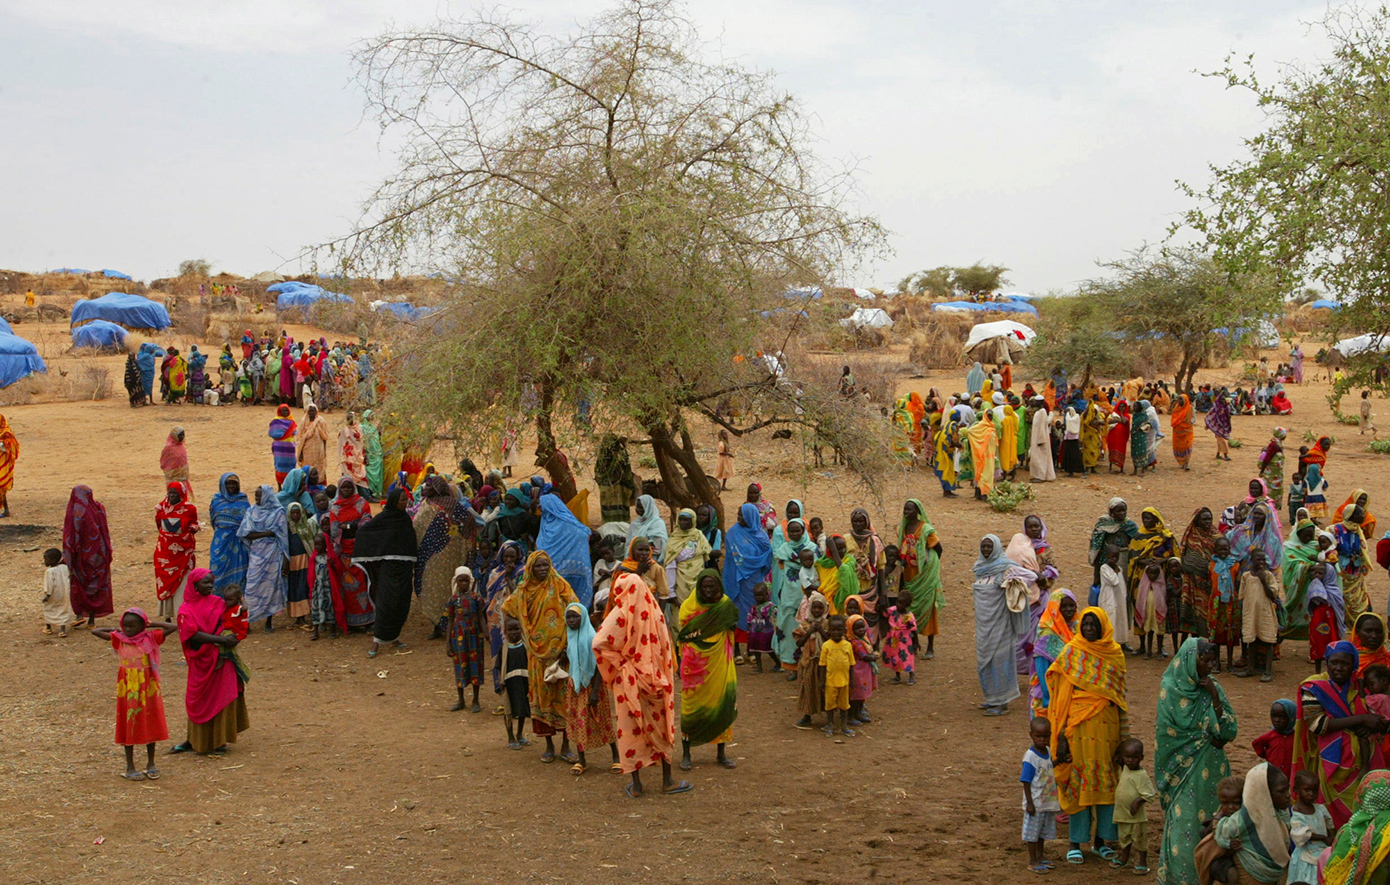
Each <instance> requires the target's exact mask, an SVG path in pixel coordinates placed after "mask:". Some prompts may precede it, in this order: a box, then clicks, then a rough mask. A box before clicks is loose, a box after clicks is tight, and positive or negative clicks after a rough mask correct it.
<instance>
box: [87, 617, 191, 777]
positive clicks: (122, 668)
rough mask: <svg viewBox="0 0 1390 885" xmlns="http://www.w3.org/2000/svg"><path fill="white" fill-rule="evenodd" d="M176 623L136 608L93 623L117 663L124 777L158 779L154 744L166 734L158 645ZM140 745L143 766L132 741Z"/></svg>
mask: <svg viewBox="0 0 1390 885" xmlns="http://www.w3.org/2000/svg"><path fill="white" fill-rule="evenodd" d="M178 629H179V628H178V627H176V626H175V625H173V624H168V623H164V622H163V621H151V620H150V619H149V618H148V617H147V616H146V615H145V613H144V611H142V610H141V609H138V608H128V609H126V610H125V613H124V614H123V615H121V626H120V629H119V630H117V629H116V628H115V627H97V628H96V629H95V630H93V631H92V635H93V636H95V637H96V638H97V639H102V640H110V642H111V648H112V649H114V650H115V652H116V657H117V659H118V660H119V665H118V668H117V670H116V743H117V744H119V745H121V746H123V747H125V774H124V775H122V777H124V778H125V779H126V780H132V781H142V780H145V779H146V778H148V779H150V780H158V779H159V769H158V768H155V765H154V745H155V744H156V743H158V742H159V741H167V740H168V739H169V726H168V724H167V723H166V722H165V720H164V695H163V693H162V692H161V691H160V688H159V646H160V645H161V644H162V643H163V642H164V638H165V637H166V636H168V635H169V634H170V633H177V632H178ZM138 744H144V745H145V770H144V771H143V772H142V771H139V770H137V769H136V767H135V747H136V746H137V745H138Z"/></svg>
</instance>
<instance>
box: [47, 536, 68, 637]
mask: <svg viewBox="0 0 1390 885" xmlns="http://www.w3.org/2000/svg"><path fill="white" fill-rule="evenodd" d="M43 564H44V565H45V566H46V567H47V568H45V569H44V573H43V635H45V636H52V635H53V628H54V627H57V628H58V635H59V636H62V637H64V638H67V635H68V624H71V623H72V621H73V613H72V603H71V602H70V601H69V598H68V591H69V584H68V582H69V578H68V567H67V566H66V565H64V563H63V551H61V550H59V549H58V548H57V547H49V548H48V549H47V550H45V551H44V552H43Z"/></svg>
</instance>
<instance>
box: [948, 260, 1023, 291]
mask: <svg viewBox="0 0 1390 885" xmlns="http://www.w3.org/2000/svg"><path fill="white" fill-rule="evenodd" d="M1008 272H1009V269H1008V268H1007V267H1000V266H999V265H997V264H987V265H986V264H980V263H979V262H978V261H977V262H975V263H974V264H972V265H970V266H969V267H958V268H956V269H955V272H954V273H952V274H951V286H952V287H953V288H954V289H955V290H956V291H957V292H964V293H965V294H967V295H969V296H971V297H973V298H978V297H980V296H981V295H988V294H989V293H991V292H996V291H998V290H999V289H1000V288H1001V287H1003V286H1007V285H1008V284H1009V281H1008V280H1007V279H1005V277H1004V274H1006V273H1008Z"/></svg>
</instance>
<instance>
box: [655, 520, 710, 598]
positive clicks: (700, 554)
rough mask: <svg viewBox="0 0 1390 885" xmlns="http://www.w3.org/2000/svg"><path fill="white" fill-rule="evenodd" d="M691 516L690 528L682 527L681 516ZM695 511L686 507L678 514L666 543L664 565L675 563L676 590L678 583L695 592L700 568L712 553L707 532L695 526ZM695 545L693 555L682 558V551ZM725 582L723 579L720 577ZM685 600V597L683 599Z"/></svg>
mask: <svg viewBox="0 0 1390 885" xmlns="http://www.w3.org/2000/svg"><path fill="white" fill-rule="evenodd" d="M682 516H688V517H690V528H688V529H683V528H681V523H680V518H681V517H682ZM695 519H696V517H695V511H694V510H691V509H690V508H688V507H687V508H685V509H683V510H681V511H680V512H679V513H677V514H676V525H675V529H674V530H673V531H672V532H671V537H670V539H669V540H668V541H667V544H666V556H665V558H664V559H663V561H662V565H666V566H670V565H672V564H674V565H675V569H676V581H673V582H671V590H672V592H675V590H676V585H677V583H679V584H680V586H681V588H683V589H688V590H690V591H692V592H693V590H694V587H695V583H694V582H695V581H697V580H699V574H700V570H701V569H703V568H704V567H705V560H706V559H707V558H708V557H709V555H710V545H709V541H707V540H705V533H704V532H702V531H700V530H699V529H697V528H696V527H695ZM691 545H694V549H693V550H692V551H691V553H692V555H691V556H690V557H689V558H688V559H684V560H682V559H681V558H680V556H681V553H682V552H683V551H685V549H686V548H687V547H690V546H691ZM720 583H723V579H722V578H721V579H720ZM681 601H682V602H684V599H682V600H681Z"/></svg>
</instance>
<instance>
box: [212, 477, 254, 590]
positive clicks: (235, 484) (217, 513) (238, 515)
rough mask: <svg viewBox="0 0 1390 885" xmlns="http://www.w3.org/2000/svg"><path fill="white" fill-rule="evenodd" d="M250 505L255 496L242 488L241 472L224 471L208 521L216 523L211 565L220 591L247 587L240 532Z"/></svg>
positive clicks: (214, 584)
mask: <svg viewBox="0 0 1390 885" xmlns="http://www.w3.org/2000/svg"><path fill="white" fill-rule="evenodd" d="M250 508H251V499H249V498H248V497H246V493H245V492H243V491H242V490H241V480H240V479H239V478H237V475H236V474H235V473H224V474H222V478H221V479H219V480H218V481H217V494H215V495H213V496H212V501H211V502H209V503H208V520H209V521H210V522H212V544H211V546H209V547H208V565H209V566H210V567H211V568H212V577H213V588H214V589H216V590H217V591H219V592H221V591H222V590H223V589H224V588H226V587H230V586H232V585H236V586H237V587H242V588H244V587H245V586H246V564H247V561H248V560H247V553H246V545H245V544H243V543H242V541H241V538H240V536H239V535H238V534H237V533H238V532H239V531H240V529H241V521H242V519H243V518H244V517H245V516H246V511H247V510H249V509H250Z"/></svg>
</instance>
